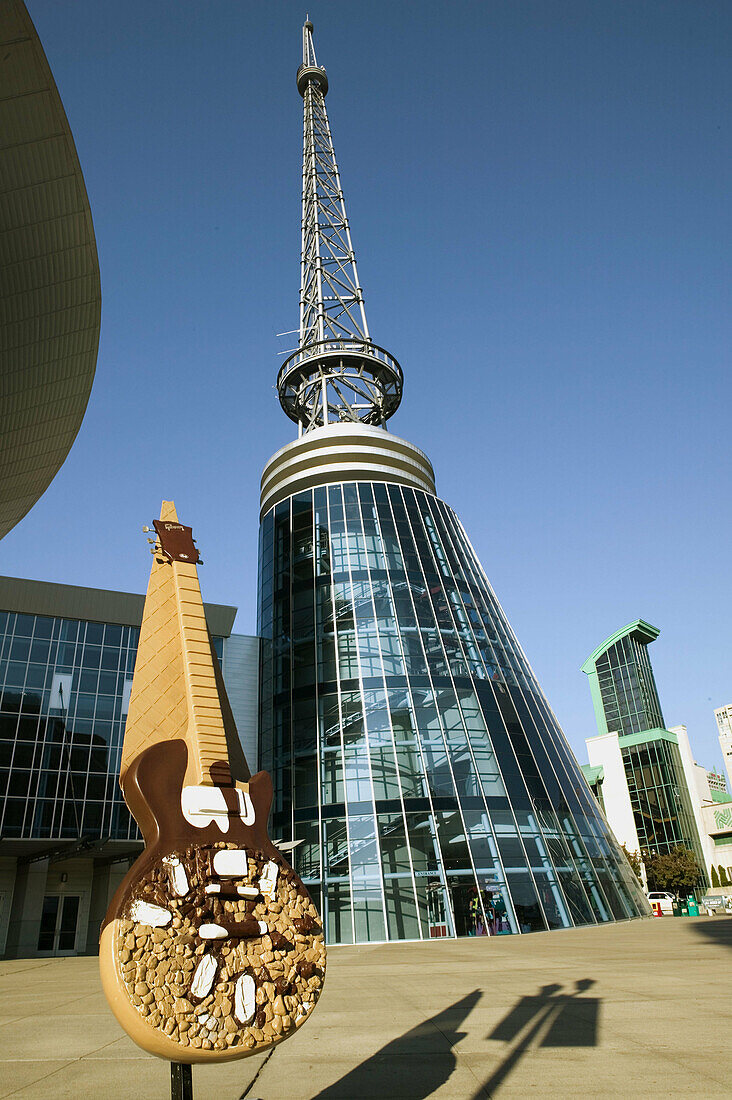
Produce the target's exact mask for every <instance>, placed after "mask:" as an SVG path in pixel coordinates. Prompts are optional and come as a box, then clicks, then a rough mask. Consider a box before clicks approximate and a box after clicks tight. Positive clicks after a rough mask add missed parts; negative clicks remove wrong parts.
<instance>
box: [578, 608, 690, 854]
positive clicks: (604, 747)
mask: <svg viewBox="0 0 732 1100" xmlns="http://www.w3.org/2000/svg"><path fill="white" fill-rule="evenodd" d="M658 634H659V631H658V629H657V628H656V627H655V626H651V624H650V623H647V622H644V620H643V619H637V620H636V621H635V622H632V623H628V625H627V626H624V627H623V628H622V629H621V630H618V631H616V632H615V633H614V634H611V635H610V637H609V638H607V639H606V640H605V641H604V642H603V643H602V645H600V646H598V647H597V649H596V650H595V651H594V652H593V653H592V654H591V655H590V656H589V657H588V658H587V660H586V661H585V663H584V664H583V665H582V671H583V672H584V673H586V674H587V676H588V678H589V683H590V692H591V695H592V702H593V706H594V710H595V719H596V722H597V728H598V731H599V735H598V736H597V737H591V738H589V739H588V740H587V742H586V744H587V755H588V759H589V768H586V769H584V770H585V776H586V778H587V779H588V781H590V775H592V785H593V790H594V791H595V793H596V794H597V796H598V797H599V798H601V800H602V805H603V808H604V810H605V813H606V815H607V819H608V821H609V823H610V825H611V827H612V829H613V831H614V833H615V835H616V837H617V839H618V840H619V841H620V843H621V844H624V845H625V846H626V847H627V848H628V850H629V851H631V852H637V851H640V850H642V849H645V850H648V851H655V852H668V851H670V850H671V849H672V848H676V847H678V846H683V847H685V848H689V849H690V850H691V851H693V852H694V854H695V855H696V858H697V862H698V864H699V866H700V868H705V869H708V868H709V863H710V859H709V852H708V850H707V849H708V844H706V842H705V837H706V836H707V831H706V821H705V818H704V816H703V806H704V804H705V803H706V802H707V801H709V799H710V798H711V795H710V790H709V783H708V780H707V772H706V770H705V769H704V768H702V767H701V766H700V765H698V764H697V763H696V762H695V761H694V758H693V755H692V752H691V747H690V744H689V738H688V734H687V730H686V726H674V727H672V728H670V729H667V728H666V726H665V724H664V719H663V713H662V710H661V703H660V700H659V697H658V690H657V688H656V681H655V677H654V675H653V669H652V667H651V662H650V658H649V655H648V646H649V644H650V643H651V642H653V641H654V640H655V639H656V638H657V637H658Z"/></svg>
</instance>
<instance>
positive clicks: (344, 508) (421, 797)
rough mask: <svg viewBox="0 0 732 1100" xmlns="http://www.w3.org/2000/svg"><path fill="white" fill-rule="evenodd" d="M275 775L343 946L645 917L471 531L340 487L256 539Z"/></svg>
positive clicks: (278, 512)
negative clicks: (470, 537) (478, 556)
mask: <svg viewBox="0 0 732 1100" xmlns="http://www.w3.org/2000/svg"><path fill="white" fill-rule="evenodd" d="M259 634H260V635H261V637H262V639H263V658H262V675H261V683H260V701H261V703H260V705H261V729H260V754H261V767H263V768H265V769H266V770H268V771H270V772H271V773H272V776H273V779H274V782H275V804H274V811H273V837H275V838H276V839H280V840H290V839H292V840H294V841H295V845H296V846H295V848H294V850H293V853H294V854H293V859H294V862H295V866H296V869H297V871H298V872H299V874H300V875H301V876H302V878H303V879H304V880H305V882H306V883H307V885H308V888H309V890H310V891H311V893H312V895H313V897H314V900H315V901H316V903H317V904H318V905H319V906H320V907H321V910H322V912H323V917H324V921H325V925H326V929H327V936H328V939H329V941H330V942H331V943H353V942H356V943H361V942H368V941H378V940H387V939H388V940H398V939H420V938H431V937H439V936H455V935H466V934H481V933H483V934H485V933H492V934H495V933H512V932H513V933H517V932H532V931H538V930H543V929H551V928H561V927H571V926H573V925H583V924H593V923H595V922H603V921H608V920H617V919H625V918H630V917H635V916H640V915H645V913H646V912H647V908H646V905H645V903H644V901H643V898H642V896H641V895H640V890H639V887H638V885H637V883H636V881H635V879H634V878H633V876H632V874H631V872H630V870H629V868H628V866H627V863H626V861H625V859H624V858H623V857H622V854H621V853H620V851H619V849H618V848H617V845H616V843H615V841H614V839H613V838H612V836H611V834H610V833H609V830H608V827H607V824H606V823H605V821H604V819H603V817H602V815H601V813H600V811H599V809H598V807H597V804H596V802H595V800H594V798H593V796H592V794H591V792H590V791H589V788H588V787H587V784H586V783H585V781H584V779H583V777H582V774H581V772H580V770H579V767H578V765H577V763H576V761H575V759H574V756H573V755H572V752H571V750H570V749H569V747H568V745H567V742H566V740H565V739H564V736H563V734H562V732H561V730H560V729H559V727H558V725H557V722H556V719H555V718H554V716H553V715H552V712H551V710H550V709H549V707H548V704H547V702H546V700H545V699H544V696H543V695H542V693H541V690H540V688H539V686H538V684H537V682H536V680H535V678H534V675H533V673H532V671H531V669H530V667H529V665H528V663H527V661H526V658H525V657H524V654H523V652H522V650H521V648H520V646H519V644H518V642H517V640H516V638H515V636H514V634H513V632H512V631H511V628H510V627H509V625H508V622H507V621H506V618H505V616H504V614H503V612H502V610H501V608H500V606H499V604H498V601H497V600H496V598H495V596H494V594H493V592H492V590H491V588H490V585H489V584H488V581H487V579H486V577H485V574H484V573H483V570H482V568H481V566H480V563H479V562H478V561H477V559H476V557H475V555H474V553H473V550H472V548H471V546H470V543H469V542H468V540H467V537H466V535H465V533H464V531H463V528H462V526H461V524H460V522H459V520H458V519H457V517H456V516H455V514H454V513H453V512H452V510H451V509H450V508H448V507H447V506H446V505H445V504H444V503H443V502H442V501H440V500H438V499H437V498H435V497H434V496H432V495H430V494H428V493H425V492H422V491H420V490H415V489H411V488H406V487H403V486H399V485H387V484H372V483H368V482H359V483H351V484H343V485H329V486H325V487H321V488H316V489H313V490H308V491H306V492H303V493H300V494H298V495H296V496H293V497H290V498H289V499H287V500H285V501H283V502H281V503H280V504H277V505H276V506H275V507H274V508H273V509H272V510H270V511H269V512H268V513H267V514H266V516H265V517H264V519H263V521H262V527H261V545H260V587H259Z"/></svg>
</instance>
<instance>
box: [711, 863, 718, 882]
mask: <svg viewBox="0 0 732 1100" xmlns="http://www.w3.org/2000/svg"><path fill="white" fill-rule="evenodd" d="M712 886H713V887H716V886H719V875H718V874H717V868H716V867H715V866H714V864H712Z"/></svg>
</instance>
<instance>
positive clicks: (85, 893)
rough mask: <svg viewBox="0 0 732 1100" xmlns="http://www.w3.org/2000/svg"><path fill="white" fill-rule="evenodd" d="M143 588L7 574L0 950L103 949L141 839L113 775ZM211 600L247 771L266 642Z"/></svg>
mask: <svg viewBox="0 0 732 1100" xmlns="http://www.w3.org/2000/svg"><path fill="white" fill-rule="evenodd" d="M143 602H144V597H143V596H138V595H132V594H130V593H127V592H107V591H101V590H99V589H90V588H77V587H75V586H72V585H63V584H49V583H46V582H41V581H29V580H18V579H15V578H11V577H0V837H1V839H0V955H3V954H5V955H8V956H13V957H14V956H23V957H27V956H29V955H59V954H69V955H73V954H84V953H95V952H96V950H97V940H98V934H99V923H100V921H101V919H102V917H103V916H104V913H105V912H106V909H107V905H108V903H109V900H110V899H111V896H112V894H113V893H114V890H115V889H116V888H117V886H118V885H119V882H120V881H121V880H122V878H123V877H124V875H125V874H126V873H127V870H128V868H129V865H130V861H131V860H132V859H134V858H136V857H137V855H138V854H139V852H140V851H141V849H142V842H141V840H140V839H139V833H138V830H137V826H136V824H135V822H134V821H133V819H132V817H131V816H130V813H129V810H128V809H127V807H126V805H125V803H124V801H123V799H122V793H121V791H120V787H119V762H120V753H121V751H122V734H123V732H124V723H125V718H126V715H127V706H128V703H129V698H130V688H131V686H132V673H133V670H134V666H135V657H136V654H137V641H138V636H139V626H140V621H141V618H142V608H143ZM235 614H236V608H234V607H225V606H220V605H211V604H209V605H207V606H206V616H207V619H208V624H209V628H210V630H211V633H212V634H213V635H214V644H215V646H216V650H217V653H218V655H219V659H220V660H221V663H222V668H223V674H224V679H225V681H226V686H227V692H228V695H229V700H230V702H231V705H232V710H233V712H234V717H235V719H236V723H237V728H238V730H239V735H240V737H241V738H242V742H243V746H244V751H245V754H246V755H247V758H248V760H249V763H250V766H251V767H252V770H254V768H255V765H256V755H257V702H256V700H257V679H258V672H259V641H258V639H257V638H250V637H245V636H243V635H238V634H232V632H231V628H232V626H233V623H234V616H235Z"/></svg>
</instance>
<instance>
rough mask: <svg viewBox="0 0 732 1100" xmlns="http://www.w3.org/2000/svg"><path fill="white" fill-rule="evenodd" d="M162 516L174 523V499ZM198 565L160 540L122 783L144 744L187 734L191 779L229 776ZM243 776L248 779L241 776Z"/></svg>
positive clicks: (206, 781) (219, 780)
mask: <svg viewBox="0 0 732 1100" xmlns="http://www.w3.org/2000/svg"><path fill="white" fill-rule="evenodd" d="M160 519H161V520H165V521H167V522H169V523H177V522H178V517H177V515H176V511H175V505H174V504H173V502H172V501H163V506H162V508H161V512H160ZM214 660H215V657H214V655H213V653H212V647H211V640H210V636H209V632H208V626H207V624H206V614H205V611H204V607H203V601H202V599H201V589H200V586H199V582H198V572H197V569H196V566H195V565H194V564H192V563H191V562H183V561H175V560H174V561H170V560H169V559H168V558H167V557H166V556H165V554H164V553H162V552H161V551H160V549H159V544H156V547H155V552H154V555H153V564H152V569H151V572H150V583H149V585H148V590H147V598H146V601H145V612H144V615H143V620H142V624H141V627H140V643H139V646H138V650H137V662H136V665H135V674H134V679H133V683H132V694H131V698H130V707H129V713H128V716H127V726H126V728H125V737H124V746H123V751H122V765H121V771H120V782H122V783H123V781H124V776H125V773H126V771H127V768H128V767H129V765H130V764H131V763H132V761H133V760H134V759H135V758H136V757H137V756H138V755H139V754H140V753H141V752H143V751H144V750H145V749H146V748H148V747H149V746H150V745H153V744H155V743H157V742H159V741H165V740H173V739H183V740H185V742H186V746H187V748H188V767H187V770H186V778H185V783H186V785H202V786H208V785H213V784H216V785H223V786H225V785H229V784H231V782H232V778H231V771H230V766H229V752H228V744H227V735H226V725H225V717H224V713H223V711H222V699H221V695H220V691H219V684H217V677H216V670H215V666H214ZM244 778H245V777H244Z"/></svg>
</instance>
